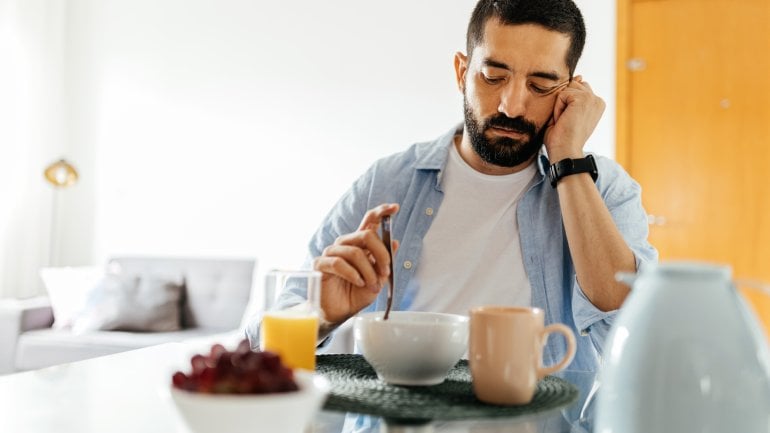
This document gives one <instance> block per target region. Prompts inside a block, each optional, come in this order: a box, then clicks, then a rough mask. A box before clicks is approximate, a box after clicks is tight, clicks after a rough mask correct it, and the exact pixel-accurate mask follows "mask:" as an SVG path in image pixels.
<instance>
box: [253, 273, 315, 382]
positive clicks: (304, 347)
mask: <svg viewBox="0 0 770 433" xmlns="http://www.w3.org/2000/svg"><path fill="white" fill-rule="evenodd" d="M287 290H292V291H293V290H303V291H305V292H306V293H307V301H306V302H303V303H301V304H299V305H295V306H293V307H290V308H286V309H281V310H279V309H277V308H275V299H276V297H277V296H278V295H279V294H280V293H281V292H283V291H287ZM264 296H265V312H264V314H263V316H262V325H261V327H260V349H261V350H264V351H271V352H275V353H277V354H278V355H280V357H281V360H282V361H283V363H284V364H286V365H287V366H288V367H290V368H301V369H305V370H315V349H316V345H317V343H318V323H319V319H320V317H321V314H320V310H321V273H320V272H317V271H305V270H302V271H300V270H287V271H284V270H279V271H271V272H269V273H268V274H267V275H266V277H265V290H264Z"/></svg>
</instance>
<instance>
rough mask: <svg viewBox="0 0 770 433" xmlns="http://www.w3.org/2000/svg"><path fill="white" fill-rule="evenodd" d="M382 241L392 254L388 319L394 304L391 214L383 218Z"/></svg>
mask: <svg viewBox="0 0 770 433" xmlns="http://www.w3.org/2000/svg"><path fill="white" fill-rule="evenodd" d="M382 242H384V243H385V248H387V249H388V256H390V274H389V275H388V303H387V304H386V306H385V317H383V318H382V320H388V315H389V314H390V307H391V306H392V305H393V250H392V249H391V242H390V215H386V216H384V217H383V218H382Z"/></svg>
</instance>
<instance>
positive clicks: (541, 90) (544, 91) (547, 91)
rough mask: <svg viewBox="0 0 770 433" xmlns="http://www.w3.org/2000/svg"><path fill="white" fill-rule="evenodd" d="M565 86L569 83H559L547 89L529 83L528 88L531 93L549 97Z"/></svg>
mask: <svg viewBox="0 0 770 433" xmlns="http://www.w3.org/2000/svg"><path fill="white" fill-rule="evenodd" d="M567 84H569V81H565V82H563V83H559V84H557V85H555V86H548V87H546V86H539V85H537V84H535V83H530V84H529V87H530V89H532V91H533V92H535V93H537V94H538V95H541V96H546V95H550V94H551V93H554V92H556V91H557V90H561V89H562V88H564V86H566V85H567Z"/></svg>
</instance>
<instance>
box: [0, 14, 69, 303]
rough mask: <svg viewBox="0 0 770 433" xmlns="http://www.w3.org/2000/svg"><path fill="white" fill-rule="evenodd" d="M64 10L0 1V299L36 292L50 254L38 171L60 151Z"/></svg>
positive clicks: (49, 194) (47, 189) (46, 192)
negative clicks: (40, 274)
mask: <svg viewBox="0 0 770 433" xmlns="http://www.w3.org/2000/svg"><path fill="white" fill-rule="evenodd" d="M65 6H66V3H65V0H0V298H8V297H15V298H24V297H29V296H34V295H36V294H40V293H42V291H43V290H42V283H41V281H40V278H39V276H38V270H39V269H40V268H41V267H43V266H46V265H48V264H50V260H51V257H53V255H52V254H51V252H50V251H49V249H50V247H51V239H52V237H51V227H52V220H53V206H52V205H53V199H54V196H53V194H54V193H55V191H54V190H53V189H52V187H51V186H50V185H48V184H47V183H46V182H45V180H44V178H43V169H44V168H45V166H46V165H47V164H49V163H50V162H52V161H54V160H56V159H57V158H59V157H60V156H63V152H64V151H65V150H66V148H67V143H66V134H65V132H66V131H65V130H64V128H63V122H62V109H61V108H62V95H63V86H62V83H63V81H64V74H63V72H64V67H63V59H64V50H65V44H64V41H65V38H64V33H65V25H64V24H65V20H64V19H65V15H66V14H65ZM60 192H61V191H60ZM60 192H59V193H60Z"/></svg>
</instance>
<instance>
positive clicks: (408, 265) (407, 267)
mask: <svg viewBox="0 0 770 433" xmlns="http://www.w3.org/2000/svg"><path fill="white" fill-rule="evenodd" d="M404 269H412V262H410V261H409V260H406V261H405V262H404Z"/></svg>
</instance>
